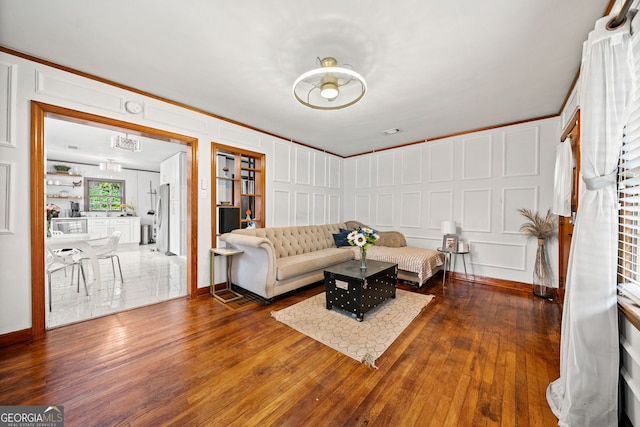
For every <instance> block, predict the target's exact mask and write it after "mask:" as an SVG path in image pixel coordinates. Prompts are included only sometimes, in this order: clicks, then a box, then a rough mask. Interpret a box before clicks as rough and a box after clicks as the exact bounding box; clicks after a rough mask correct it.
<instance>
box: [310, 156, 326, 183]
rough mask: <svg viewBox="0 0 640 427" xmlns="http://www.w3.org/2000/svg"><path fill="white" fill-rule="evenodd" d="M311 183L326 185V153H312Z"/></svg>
mask: <svg viewBox="0 0 640 427" xmlns="http://www.w3.org/2000/svg"><path fill="white" fill-rule="evenodd" d="M313 185H314V186H315V187H326V186H327V155H326V154H324V153H321V152H314V153H313Z"/></svg>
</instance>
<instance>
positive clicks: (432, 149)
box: [427, 141, 454, 182]
mask: <svg viewBox="0 0 640 427" xmlns="http://www.w3.org/2000/svg"><path fill="white" fill-rule="evenodd" d="M427 149H428V150H429V182H448V181H453V170H454V167H453V142H452V141H446V142H430V143H428V144H427Z"/></svg>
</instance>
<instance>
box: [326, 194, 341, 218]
mask: <svg viewBox="0 0 640 427" xmlns="http://www.w3.org/2000/svg"><path fill="white" fill-rule="evenodd" d="M338 222H340V196H337V195H335V194H329V222H328V223H329V224H336V223H338Z"/></svg>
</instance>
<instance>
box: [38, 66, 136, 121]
mask: <svg viewBox="0 0 640 427" xmlns="http://www.w3.org/2000/svg"><path fill="white" fill-rule="evenodd" d="M36 92H37V93H41V94H43V95H49V96H53V97H54V98H60V99H66V100H67V101H73V102H77V103H79V104H82V105H88V106H90V107H97V108H101V109H103V110H107V111H113V112H115V113H125V109H124V103H125V98H124V96H118V95H114V94H111V93H107V92H103V91H101V90H98V89H96V88H94V87H91V86H86V85H82V84H80V83H76V82H72V81H69V80H65V79H61V78H59V77H54V76H50V75H48V74H45V73H43V72H41V71H36Z"/></svg>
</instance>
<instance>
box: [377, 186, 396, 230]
mask: <svg viewBox="0 0 640 427" xmlns="http://www.w3.org/2000/svg"><path fill="white" fill-rule="evenodd" d="M393 207H394V204H393V193H385V194H376V222H375V224H376V226H383V227H393Z"/></svg>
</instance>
